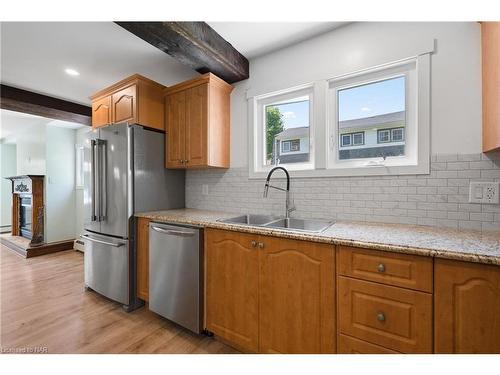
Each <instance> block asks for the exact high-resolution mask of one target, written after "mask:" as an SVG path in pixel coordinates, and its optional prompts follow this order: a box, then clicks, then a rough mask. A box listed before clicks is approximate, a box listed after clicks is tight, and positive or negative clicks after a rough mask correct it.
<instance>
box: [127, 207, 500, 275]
mask: <svg viewBox="0 0 500 375" xmlns="http://www.w3.org/2000/svg"><path fill="white" fill-rule="evenodd" d="M136 216H138V217H146V218H149V219H152V220H156V221H164V222H171V223H179V224H188V225H195V226H201V227H208V228H218V229H227V230H234V231H240V232H247V233H255V234H262V235H271V236H278V237H283V238H293V239H300V240H308V241H315V242H324V243H332V244H336V245H347V246H355V247H364V248H369V249H376V250H383V251H392V252H398V253H405V254H414V255H424V256H433V257H436V258H446V259H455V260H464V261H470V262H478V263H487V264H495V265H500V233H496V232H491V233H484V232H483V233H481V232H477V231H471V230H456V229H445V228H432V227H424V226H410V225H403V224H379V223H361V222H347V221H339V222H336V223H335V224H333V225H332V226H331V227H330V228H328V229H326V230H325V231H323V232H322V233H306V232H298V231H292V230H279V229H270V228H262V227H257V226H248V225H241V224H227V223H221V222H219V221H217V220H219V219H226V218H230V217H233V216H238V214H231V213H227V212H216V211H204V210H197V209H191V208H186V209H178V210H168V211H152V212H144V213H139V214H137V215H136Z"/></svg>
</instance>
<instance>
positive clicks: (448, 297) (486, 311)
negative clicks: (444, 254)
mask: <svg viewBox="0 0 500 375" xmlns="http://www.w3.org/2000/svg"><path fill="white" fill-rule="evenodd" d="M434 278H435V279H434V280H435V281H434V306H435V312H434V334H435V338H434V342H435V344H434V345H435V352H436V353H440V354H444V353H500V267H498V266H488V265H484V264H474V263H467V262H458V261H450V260H444V259H436V261H435V269H434Z"/></svg>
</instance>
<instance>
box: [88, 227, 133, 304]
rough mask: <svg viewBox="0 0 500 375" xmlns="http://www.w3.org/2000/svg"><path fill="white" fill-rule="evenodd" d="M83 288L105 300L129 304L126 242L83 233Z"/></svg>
mask: <svg viewBox="0 0 500 375" xmlns="http://www.w3.org/2000/svg"><path fill="white" fill-rule="evenodd" d="M82 239H83V240H84V242H85V256H84V265H85V285H86V286H87V287H89V288H91V289H93V290H95V291H96V292H98V293H99V294H102V295H103V296H105V297H108V298H109V299H112V300H114V301H117V302H120V303H122V304H124V305H128V304H129V242H128V241H127V240H121V239H117V238H114V237H109V236H103V235H98V234H95V233H91V232H85V234H84V235H83V236H82Z"/></svg>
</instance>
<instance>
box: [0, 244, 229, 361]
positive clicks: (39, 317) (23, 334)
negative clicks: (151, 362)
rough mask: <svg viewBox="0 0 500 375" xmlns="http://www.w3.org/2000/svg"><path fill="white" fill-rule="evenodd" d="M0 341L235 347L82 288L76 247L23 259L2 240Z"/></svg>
mask: <svg viewBox="0 0 500 375" xmlns="http://www.w3.org/2000/svg"><path fill="white" fill-rule="evenodd" d="M0 270H1V276H0V277H1V285H0V314H1V315H0V318H1V319H0V321H1V325H0V347H2V348H3V350H5V349H6V348H7V349H12V348H34V347H42V348H47V349H46V350H47V352H48V353H237V351H236V350H234V349H232V348H231V347H229V346H226V345H224V344H223V343H221V342H219V341H216V340H214V339H213V338H209V337H206V336H197V335H195V334H193V333H191V332H189V331H187V330H185V329H183V328H181V327H179V326H177V325H175V324H174V323H171V322H169V321H167V320H165V319H163V318H161V317H160V316H158V315H156V314H154V313H152V312H150V311H149V310H147V309H146V308H141V309H139V310H136V311H134V312H132V313H126V312H125V311H123V310H122V308H121V306H120V305H119V304H117V303H114V302H111V301H109V300H106V299H104V298H102V297H100V296H98V295H97V294H95V293H94V292H89V291H85V290H84V284H83V255H82V254H81V253H79V252H76V251H74V250H69V251H63V252H59V253H54V254H48V255H44V256H40V257H36V258H29V259H24V258H22V257H20V256H19V255H17V254H15V253H14V252H13V251H12V250H9V249H7V248H6V247H5V246H3V245H0Z"/></svg>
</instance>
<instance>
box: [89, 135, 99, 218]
mask: <svg viewBox="0 0 500 375" xmlns="http://www.w3.org/2000/svg"><path fill="white" fill-rule="evenodd" d="M90 164H91V171H90V176H91V199H92V213H91V217H90V220H91V221H98V220H97V214H96V209H95V207H96V197H97V194H96V165H97V163H96V141H95V139H92V140H91V141H90Z"/></svg>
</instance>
